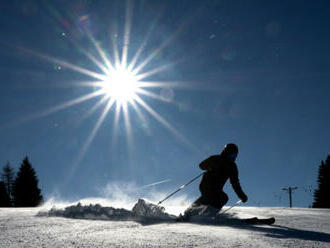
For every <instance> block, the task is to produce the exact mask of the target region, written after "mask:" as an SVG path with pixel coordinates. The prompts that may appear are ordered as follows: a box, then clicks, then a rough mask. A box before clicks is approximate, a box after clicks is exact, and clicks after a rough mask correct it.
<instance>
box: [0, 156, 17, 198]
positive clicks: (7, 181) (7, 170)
mask: <svg viewBox="0 0 330 248" xmlns="http://www.w3.org/2000/svg"><path fill="white" fill-rule="evenodd" d="M14 177H15V172H14V169H13V168H12V167H11V166H10V164H9V162H7V164H6V165H5V166H4V167H3V170H2V173H1V179H2V181H3V183H4V186H5V189H6V192H7V195H8V197H9V200H10V203H11V202H12V192H13V184H14Z"/></svg>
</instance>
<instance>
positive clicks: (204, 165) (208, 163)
mask: <svg viewBox="0 0 330 248" xmlns="http://www.w3.org/2000/svg"><path fill="white" fill-rule="evenodd" d="M215 166H216V163H215V161H214V158H213V156H211V157H209V158H207V159H205V160H204V161H202V162H201V163H200V164H199V168H200V169H201V170H207V171H211V170H213V169H214V168H215Z"/></svg>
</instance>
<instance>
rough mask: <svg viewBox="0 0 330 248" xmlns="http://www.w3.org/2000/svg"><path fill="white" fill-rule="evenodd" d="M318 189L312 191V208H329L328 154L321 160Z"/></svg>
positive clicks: (329, 161) (329, 162) (329, 177)
mask: <svg viewBox="0 0 330 248" xmlns="http://www.w3.org/2000/svg"><path fill="white" fill-rule="evenodd" d="M317 182H318V189H316V190H315V191H314V203H313V208H330V197H329V196H330V156H329V155H328V157H327V160H326V161H325V162H324V161H321V165H320V167H319V175H318V179H317Z"/></svg>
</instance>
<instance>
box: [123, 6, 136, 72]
mask: <svg viewBox="0 0 330 248" xmlns="http://www.w3.org/2000/svg"><path fill="white" fill-rule="evenodd" d="M132 9H133V3H132V1H131V0H126V14H125V27H124V44H123V47H122V56H121V66H122V67H125V68H126V67H127V53H128V47H129V42H130V34H131V21H132V15H133V11H132Z"/></svg>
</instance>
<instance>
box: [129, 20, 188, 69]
mask: <svg viewBox="0 0 330 248" xmlns="http://www.w3.org/2000/svg"><path fill="white" fill-rule="evenodd" d="M183 26H184V25H181V26H179V27H178V29H177V30H176V31H175V32H174V33H173V34H172V35H170V36H169V37H168V38H167V39H166V40H165V41H164V42H163V43H162V44H161V45H160V46H159V47H158V48H157V49H155V50H154V51H153V52H152V53H151V54H150V55H149V56H148V57H147V58H146V59H145V60H144V61H143V62H142V63H140V64H139V65H138V66H137V67H136V68H135V69H134V70H133V73H134V74H138V73H139V72H140V71H141V70H142V69H143V68H144V67H145V66H146V65H147V64H148V63H149V62H150V61H151V60H152V59H153V58H154V57H156V56H157V55H158V54H159V53H160V52H161V51H162V50H163V49H164V48H165V47H167V46H168V45H169V44H170V43H171V42H172V40H173V39H174V38H175V37H176V36H177V35H178V33H180V32H181V30H182V28H183Z"/></svg>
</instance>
